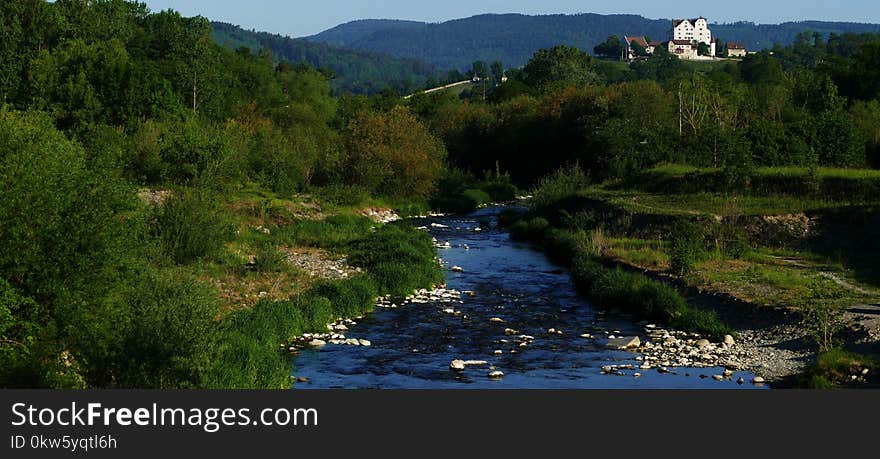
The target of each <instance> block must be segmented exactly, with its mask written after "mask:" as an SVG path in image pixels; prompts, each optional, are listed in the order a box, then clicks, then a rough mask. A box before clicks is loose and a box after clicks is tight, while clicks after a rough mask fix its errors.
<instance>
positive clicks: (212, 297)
mask: <svg viewBox="0 0 880 459" xmlns="http://www.w3.org/2000/svg"><path fill="white" fill-rule="evenodd" d="M108 301H110V302H112V303H113V304H112V305H111V306H110V307H109V308H108V309H107V312H108V314H106V315H100V316H95V317H91V320H93V321H94V322H93V323H91V324H89V325H87V326H86V329H85V330H84V331H83V332H82V337H81V338H80V339H82V340H84V342H81V343H78V344H79V345H80V346H79V347H80V349H81V352H82V354H83V356H84V359H85V361H86V362H88V363H89V366H88V370H87V371H86V376H87V379H88V380H89V381H90V383H91V384H92V385H94V386H98V387H118V388H143V387H150V388H157V389H177V388H197V387H202V386H203V384H204V379H203V378H204V377H205V373H206V372H207V371H208V369H209V367H210V365H211V361H212V355H213V353H214V350H215V348H216V346H217V339H218V331H217V326H216V323H215V317H216V315H217V313H218V309H217V303H218V299H217V294H216V292H214V291H213V290H212V289H210V288H208V287H206V286H205V285H203V284H202V283H201V282H199V281H198V280H196V279H194V278H191V277H189V276H187V275H185V274H182V273H178V272H175V271H169V272H165V273H153V272H146V273H145V274H143V275H142V276H139V277H137V278H135V279H132V280H131V283H129V284H127V285H126V286H125V287H123V288H122V289H121V291H120V292H118V293H116V295H114V297H113V298H111V299H108ZM101 321H106V322H109V323H111V324H112V328H109V329H104V328H102V327H100V326H96V324H98V323H100V322H101Z"/></svg>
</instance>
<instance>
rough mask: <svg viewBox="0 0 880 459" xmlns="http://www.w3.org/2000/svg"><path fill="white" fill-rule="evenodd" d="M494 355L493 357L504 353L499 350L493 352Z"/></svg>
mask: <svg viewBox="0 0 880 459" xmlns="http://www.w3.org/2000/svg"><path fill="white" fill-rule="evenodd" d="M494 354H495V355H501V354H504V351H502V350H500V349H499V350H496V351H495V352H494Z"/></svg>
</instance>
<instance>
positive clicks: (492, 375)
mask: <svg viewBox="0 0 880 459" xmlns="http://www.w3.org/2000/svg"><path fill="white" fill-rule="evenodd" d="M503 377H504V373H502V372H500V371H498V370H495V371H493V372H490V373H489V378H491V379H501V378H503Z"/></svg>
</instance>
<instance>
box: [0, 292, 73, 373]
mask: <svg viewBox="0 0 880 459" xmlns="http://www.w3.org/2000/svg"><path fill="white" fill-rule="evenodd" d="M54 331H55V327H54V326H53V324H52V323H51V322H49V319H48V317H47V314H46V311H45V310H44V308H43V307H42V306H40V305H39V304H37V303H36V302H35V301H34V300H33V299H31V298H25V297H23V296H22V295H21V294H20V293H19V292H18V291H17V290H15V289H14V288H13V287H12V286H11V285H9V283H8V282H6V280H4V279H2V278H0V388H7V389H8V388H23V389H33V388H56V389H63V388H81V387H83V382H82V380H81V378H80V375H79V373H78V370H79V369H78V367H76V366H68V365H65V364H63V362H62V359H61V358H60V356H61V353H62V351H63V347H62V346H61V345H59V343H58V342H57V340H56V338H57V337H56V336H55V334H54Z"/></svg>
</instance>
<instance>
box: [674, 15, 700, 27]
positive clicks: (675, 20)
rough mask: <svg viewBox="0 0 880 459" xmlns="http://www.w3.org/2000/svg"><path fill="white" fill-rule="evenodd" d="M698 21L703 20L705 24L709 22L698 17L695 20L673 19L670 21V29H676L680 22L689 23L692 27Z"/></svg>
mask: <svg viewBox="0 0 880 459" xmlns="http://www.w3.org/2000/svg"><path fill="white" fill-rule="evenodd" d="M700 19H702V20H704V21H706V22H709V20H708V19H706V18H704V17H703V16H700V17H698V18H696V19H673V20H672V27H678V26H679V25H681V23H682V22H687V23H689V24H690V25H691V26H693V25H695V24H696V23H697V21H699V20H700Z"/></svg>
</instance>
